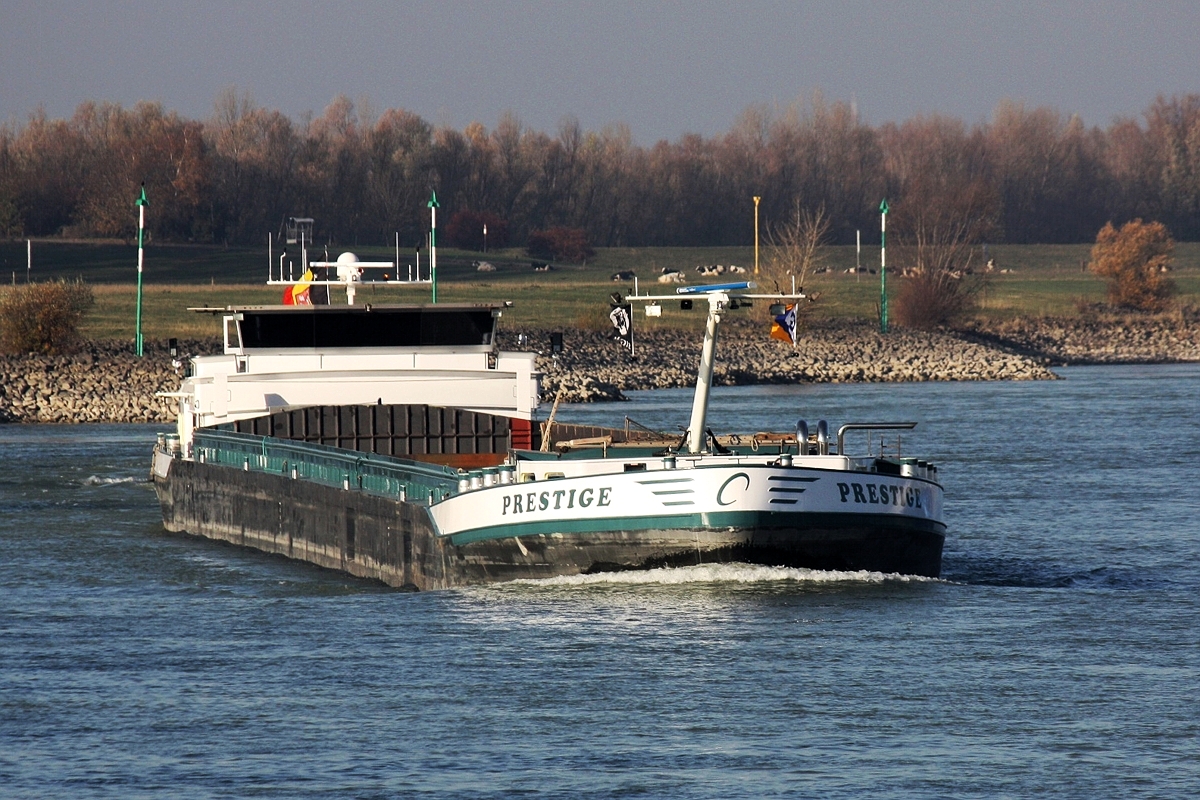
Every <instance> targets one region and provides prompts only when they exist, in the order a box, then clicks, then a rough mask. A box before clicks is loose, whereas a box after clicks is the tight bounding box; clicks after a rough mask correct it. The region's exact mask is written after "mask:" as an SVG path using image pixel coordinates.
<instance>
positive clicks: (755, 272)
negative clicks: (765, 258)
mask: <svg viewBox="0 0 1200 800" xmlns="http://www.w3.org/2000/svg"><path fill="white" fill-rule="evenodd" d="M759 200H762V198H761V197H755V198H754V274H755V275H757V274H758V201H759Z"/></svg>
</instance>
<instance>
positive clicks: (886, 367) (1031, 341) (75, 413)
mask: <svg viewBox="0 0 1200 800" xmlns="http://www.w3.org/2000/svg"><path fill="white" fill-rule="evenodd" d="M525 334H526V335H527V336H528V337H529V344H528V345H527V346H528V347H530V348H532V349H534V350H538V351H540V352H541V353H542V354H543V355H542V356H541V357H540V358H539V360H538V365H539V368H540V369H541V370H542V371H543V372H544V373H545V380H544V382H543V389H544V399H545V400H546V402H551V401H553V400H554V398H555V397H556V396H557V394H558V391H559V388H560V387H561V388H562V400H563V402H588V401H595V400H619V399H621V398H622V397H623V396H624V395H623V393H624V392H626V391H631V390H637V389H663V388H677V387H690V386H692V385H694V383H695V380H696V365H697V362H698V361H699V357H700V336H699V333H698V332H696V331H679V330H659V331H645V330H639V331H638V332H637V357H636V359H634V360H632V361H631V360H630V358H629V356H628V354H627V353H626V352H625V351H624V350H623V349H622V348H621V347H620V346H619V345H618V344H617V342H615V341H613V340H612V339H611V338H610V334H609V333H608V332H607V331H591V330H579V329H574V330H567V331H564V350H563V352H562V354H561V355H559V356H558V357H557V358H554V357H552V356H551V354H550V352H549V351H550V332H549V331H548V330H526V331H525ZM517 335H518V332H517V331H503V332H502V333H501V341H500V345H501V347H503V348H505V349H516V348H517ZM180 346H181V350H182V351H183V352H188V353H192V354H200V353H212V352H217V351H218V349H219V345H218V344H217V343H216V342H184V343H181V345H180ZM1171 361H1200V319H1197V318H1196V314H1195V313H1194V312H1191V313H1176V314H1170V315H1162V316H1155V317H1145V316H1133V315H1130V316H1125V315H1115V314H1109V315H1096V314H1092V315H1084V316H1082V317H1080V318H1073V319H1033V320H1017V321H1013V322H1006V323H999V324H993V325H982V324H980V325H975V326H973V327H972V328H970V329H969V330H966V331H962V332H954V331H943V332H922V331H910V330H903V329H893V330H892V331H889V332H888V333H887V334H886V335H883V334H880V333H879V330H878V327H877V326H875V325H873V324H870V323H867V322H849V321H829V322H815V323H813V324H812V325H811V326H810V327H809V329H808V330H806V331H804V332H803V333H802V334H801V336H800V340H799V341H798V342H797V345H796V347H794V348H793V347H792V346H791V345H790V344H788V343H786V342H780V341H776V340H773V339H769V338H768V337H767V335H766V330H765V327H764V326H763V325H761V324H757V323H755V324H750V323H748V322H746V321H741V320H730V321H729V322H727V323H726V324H725V325H724V326H723V329H722V331H721V335H720V339H719V342H718V352H717V365H716V371H715V375H714V381H715V382H716V383H717V384H718V385H741V384H755V383H775V384H788V383H831V382H842V383H846V382H883V381H990V380H1042V379H1051V378H1054V377H1055V376H1054V373H1052V372H1051V371H1050V369H1049V368H1048V367H1049V365H1052V364H1094V363H1122V362H1123V363H1159V362H1171ZM180 379H181V375H180V374H179V372H178V371H177V370H176V369H175V368H174V367H173V366H172V364H171V358H170V356H169V354H168V353H167V351H166V347H165V346H164V345H163V344H162V343H159V342H150V343H148V344H147V348H146V354H145V356H144V357H143V358H138V357H137V356H136V355H135V354H134V352H133V347H132V345H131V344H127V343H119V342H93V343H88V344H87V345H86V346H85V347H84V348H83V349H82V350H81V351H80V352H78V353H75V354H72V355H68V356H0V421H5V422H170V421H171V420H173V419H174V415H175V408H176V401H175V400H174V399H173V398H168V397H158V396H156V395H157V393H159V392H170V391H174V390H175V389H177V388H178V386H179V381H180Z"/></svg>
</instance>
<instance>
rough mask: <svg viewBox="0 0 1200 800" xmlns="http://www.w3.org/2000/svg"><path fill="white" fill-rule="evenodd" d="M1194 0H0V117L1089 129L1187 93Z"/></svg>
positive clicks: (666, 135) (713, 129)
mask: <svg viewBox="0 0 1200 800" xmlns="http://www.w3.org/2000/svg"><path fill="white" fill-rule="evenodd" d="M1198 31H1200V2H1196V1H1195V0H1190V1H1188V0H1183V1H1179V2H1176V1H1174V0H1158V1H1156V2H1129V1H1128V0H1103V1H1102V0H1092V1H1091V2H1089V1H1087V0H1057V2H1032V0H1007V2H935V1H932V0H931V1H930V2H906V1H905V0H891V1H890V2H866V1H865V0H861V1H858V0H807V1H799V0H798V1H796V2H770V1H767V0H764V1H763V2H755V0H742V1H741V2H738V3H734V2H708V1H707V0H689V2H653V1H652V0H642V1H641V2H618V1H617V0H610V1H609V2H603V3H585V2H580V1H579V0H575V2H534V1H533V0H527V1H526V2H520V1H519V0H489V2H459V1H458V0H440V2H400V1H399V0H357V1H356V2H344V3H334V2H311V1H310V2H288V0H275V1H274V2H258V0H243V1H242V2H226V0H199V2H197V1H196V0H191V1H190V2H176V1H175V0H160V1H159V2H148V1H147V2H129V1H126V0H90V1H89V2H78V0H73V1H72V2H61V1H60V0H0V124H9V125H14V126H20V125H21V124H23V123H24V121H25V120H27V119H28V117H29V115H30V114H31V113H33V112H34V111H35V110H37V109H38V108H42V109H44V110H45V112H46V113H47V114H48V115H49V116H50V117H52V118H65V117H69V116H70V115H71V114H72V113H73V112H74V110H75V108H76V106H77V105H78V104H79V103H81V102H83V101H87V100H93V101H97V102H113V103H119V104H121V105H123V106H126V107H131V106H133V105H135V104H136V103H138V102H139V101H143V100H149V101H158V102H161V103H162V104H163V105H164V106H165V107H166V108H167V109H168V110H171V111H175V112H178V113H179V114H180V115H181V116H183V117H186V118H189V119H199V120H207V119H209V118H210V117H211V116H212V114H213V108H214V103H215V101H216V99H217V97H218V96H219V95H220V94H221V93H222V92H225V91H228V90H229V89H231V88H232V89H234V90H236V91H237V92H238V93H239V94H244V95H247V96H248V97H250V98H251V99H252V100H253V102H254V103H255V104H257V105H258V106H262V107H265V108H268V109H275V110H279V111H282V112H284V113H285V114H287V115H288V116H290V117H292V118H293V119H295V120H297V121H301V120H303V119H304V118H305V115H307V114H312V115H319V114H320V113H321V111H322V110H323V109H324V108H325V107H326V106H327V105H328V104H329V102H330V101H331V100H332V99H333V98H335V97H336V96H338V95H345V96H346V97H349V98H350V99H351V100H352V101H354V102H355V104H356V106H357V107H358V108H359V110H360V111H363V112H366V114H367V115H368V116H369V114H370V113H371V112H372V111H373V112H374V113H376V114H377V113H379V112H382V111H383V110H385V109H388V108H403V109H406V110H408V111H412V112H415V113H417V114H419V115H420V116H422V117H424V118H425V119H426V120H428V121H429V122H432V123H434V124H436V125H446V126H451V127H454V128H458V129H462V128H463V127H465V126H466V125H467V124H469V123H471V122H480V123H482V124H483V125H484V126H486V127H487V128H488V129H492V128H494V127H495V125H496V123H497V121H498V120H499V119H500V118H501V116H502V115H503V114H505V113H513V114H515V115H516V116H517V118H518V119H519V120H520V121H521V122H522V123H523V124H524V125H525V126H526V127H527V128H531V129H533V130H538V131H543V132H546V133H548V134H554V133H555V132H556V131H557V130H558V128H559V125H560V123H561V122H562V121H563V120H564V119H565V118H567V117H568V116H574V117H575V118H577V119H578V120H579V122H580V124H581V125H582V127H583V128H584V129H585V130H600V129H602V128H604V127H606V126H608V125H612V124H625V125H627V126H628V127H629V130H630V132H631V134H632V136H633V140H634V141H635V142H636V143H638V144H640V145H643V146H649V145H652V144H654V143H655V142H657V141H659V140H662V139H666V140H669V141H676V140H678V139H679V138H680V137H681V136H683V135H685V134H689V133H698V134H701V135H703V136H705V137H712V136H716V135H720V134H723V133H725V132H727V131H729V130H730V129H731V128H732V127H733V125H734V123H735V122H736V120H737V119H738V117H739V115H740V114H741V113H742V112H743V111H744V110H746V109H747V108H748V107H751V106H761V105H765V106H767V107H769V108H785V107H787V106H790V105H792V104H795V103H798V102H799V103H801V104H804V103H807V102H809V101H811V99H812V98H813V97H814V94H815V93H817V92H819V93H820V95H821V96H822V97H823V98H824V99H825V101H827V102H839V101H840V102H847V103H853V104H854V106H855V108H856V109H857V110H858V113H859V116H860V119H862V120H863V121H865V122H867V123H868V124H871V125H880V124H883V123H886V122H902V121H904V120H906V119H910V118H912V117H915V116H917V115H922V114H934V113H936V114H944V115H948V116H952V117H956V118H958V119H961V120H963V121H965V122H967V123H968V124H974V123H977V122H983V121H986V120H987V118H988V117H989V115H990V114H991V112H992V111H993V110H994V109H995V108H996V106H997V105H998V104H999V103H1000V102H1001V101H1004V100H1010V101H1016V102H1020V103H1023V104H1024V105H1025V106H1026V107H1027V108H1035V107H1039V106H1049V107H1051V108H1054V109H1056V110H1057V111H1059V112H1061V113H1062V114H1064V115H1071V114H1077V115H1079V117H1080V118H1081V119H1082V120H1083V121H1084V123H1086V124H1087V125H1097V126H1101V127H1105V126H1107V125H1108V124H1110V123H1111V122H1112V121H1113V120H1114V119H1115V118H1118V117H1135V118H1136V117H1139V116H1140V115H1141V113H1142V112H1143V111H1144V110H1145V109H1146V108H1147V107H1148V106H1149V105H1150V104H1151V103H1152V102H1153V101H1154V99H1155V98H1156V97H1157V96H1158V95H1160V94H1161V95H1166V96H1168V97H1169V96H1171V95H1182V94H1188V93H1197V92H1200V46H1198V45H1197V43H1196V35H1197V32H1198Z"/></svg>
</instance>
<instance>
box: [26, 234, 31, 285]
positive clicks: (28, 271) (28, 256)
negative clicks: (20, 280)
mask: <svg viewBox="0 0 1200 800" xmlns="http://www.w3.org/2000/svg"><path fill="white" fill-rule="evenodd" d="M31 275H33V240H32V239H26V240H25V282H26V283H29V278H30V276H31Z"/></svg>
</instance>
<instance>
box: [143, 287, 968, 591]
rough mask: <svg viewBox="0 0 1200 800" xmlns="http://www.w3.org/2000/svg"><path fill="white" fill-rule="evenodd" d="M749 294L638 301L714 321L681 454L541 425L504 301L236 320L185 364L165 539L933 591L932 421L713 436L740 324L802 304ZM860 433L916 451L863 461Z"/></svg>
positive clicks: (481, 575) (416, 572)
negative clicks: (742, 573) (501, 325)
mask: <svg viewBox="0 0 1200 800" xmlns="http://www.w3.org/2000/svg"><path fill="white" fill-rule="evenodd" d="M753 288H754V287H753V284H750V283H737V284H720V285H715V286H697V287H686V288H684V289H681V290H679V291H680V292H682V293H684V295H686V296H682V295H649V294H646V295H636V294H635V295H634V296H631V297H629V298H625V300H626V307H629V306H631V305H632V304H633V303H643V304H645V305H648V306H651V307H653V306H659V307H661V305H662V304H664V303H667V302H673V301H679V302H681V303H683V304H686V305H690V304H691V303H692V302H697V303H701V304H706V305H707V306H708V320H707V325H706V329H705V334H704V340H703V343H702V346H701V354H700V360H699V368H698V373H697V381H696V390H695V395H694V397H693V403H692V409H691V414H690V417H689V424H688V427H687V429H686V432H684V433H682V434H680V435H664V434H661V433H657V432H654V431H650V430H644V429H641V428H637V427H631V426H629V425H626V426H624V427H622V428H598V427H588V426H578V425H569V424H558V423H555V422H553V420H552V419H551V420H544V421H543V420H541V419H540V418H539V411H540V408H541V406H540V402H539V401H540V389H541V378H542V376H541V375H540V374H539V372H538V371H537V362H536V354H535V353H531V352H510V351H505V350H501V349H500V348H499V347H498V344H497V338H496V331H497V324H498V322H499V320H500V319H501V317H502V315H503V313H504V310H505V308H506V306H505V304H503V303H497V304H450V303H441V304H434V303H430V304H413V305H376V306H372V305H365V306H354V305H347V306H330V305H315V306H246V307H231V308H226V309H222V310H220V312H219V313H221V314H222V316H223V320H224V340H225V341H224V348H223V350H224V352H223V353H221V354H219V355H212V356H201V357H194V358H190V359H188V362H187V368H186V372H185V375H184V377H183V379H182V381H181V385H180V387H179V389H178V391H175V392H172V393H170V394H171V396H173V397H175V398H176V399H177V401H178V403H179V413H178V422H177V429H176V431H175V432H174V433H171V434H164V435H161V436H160V437H159V441H158V443H157V444H156V446H155V449H154V454H153V463H152V470H151V473H152V480H153V483H154V487H155V489H156V492H157V495H158V498H159V501H160V504H161V506H162V513H163V523H164V525H165V527H166V528H167V529H168V530H170V531H177V532H183V533H187V534H191V535H195V536H201V537H206V538H210V539H217V540H222V541H226V542H231V543H233V544H236V545H240V546H245V547H250V548H255V549H258V550H262V551H265V552H268V553H276V554H279V555H283V556H286V557H289V558H294V559H299V560H303V561H307V562H310V563H313V564H317V565H319V566H322V567H327V568H330V569H336V570H341V571H344V572H346V573H349V574H352V575H357V576H360V577H365V578H372V579H376V580H380V581H383V582H384V583H387V584H389V585H393V586H398V587H405V588H411V589H422V590H424V589H442V588H450V587H455V586H463V585H470V584H480V583H489V582H496V581H507V580H513V579H525V578H535V579H536V578H549V577H555V576H563V575H575V574H583V573H595V572H603V571H612V570H630V569H650V568H656V567H672V566H685V565H694V564H702V563H714V562H745V563H751V564H763V565H770V566H786V567H803V568H811V569H820V570H851V571H859V570H862V571H871V572H882V573H903V574H915V575H925V576H931V577H936V576H937V575H938V574H939V572H940V569H941V554H942V547H943V543H944V541H945V533H946V526H945V523H944V521H943V519H942V504H943V489H942V486H941V484H940V483H939V480H938V472H937V468H936V467H935V466H934V465H932V464H930V463H928V462H927V461H925V460H923V459H919V458H915V457H910V456H903V455H902V453H901V449H900V445H899V436H900V434H901V433H902V432H903V431H906V430H909V429H911V428H912V427H914V425H915V423H912V422H865V423H864V422H856V423H848V424H843V425H841V426H840V427H839V428H838V429H837V430H836V432H834V431H833V429H831V428H830V427H829V426H828V425H826V423H825V422H823V421H821V422H817V423H816V424H815V425H813V426H811V427H810V426H809V425H808V424H807V423H806V422H804V421H801V422H799V423H794V424H793V425H790V426H787V429H786V430H784V432H782V433H762V432H760V433H740V434H731V435H716V434H714V433H713V432H712V431H711V429H710V428H709V426H708V422H707V413H708V402H709V393H710V389H711V385H712V375H713V363H714V359H715V356H716V345H717V332H718V328H719V324H720V321H721V317H722V315H724V314H726V313H729V312H730V311H732V310H734V309H736V308H738V307H739V306H741V307H746V306H750V305H751V304H752V303H754V302H756V301H757V302H763V301H766V302H772V303H775V302H778V303H780V304H782V302H783V301H786V300H788V299H793V300H794V299H795V298H789V297H785V296H782V295H780V296H775V295H760V294H753V293H752V292H751V290H752V289H753ZM681 297H682V299H681ZM209 310H210V311H215V310H213V309H209ZM852 431H867V432H869V433H870V434H871V436H874V432H879V434H880V436H881V437H884V436H895V437H896V439H897V442H896V444H895V446H894V447H892V448H891V449H890V451H888V452H885V451H884V449H883V448H882V447H881V448H880V450H879V452H876V453H871V452H868V453H866V454H858V455H855V454H851V453H850V452H848V451H847V446H846V435H847V433H848V432H852ZM881 441H882V438H881Z"/></svg>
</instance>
